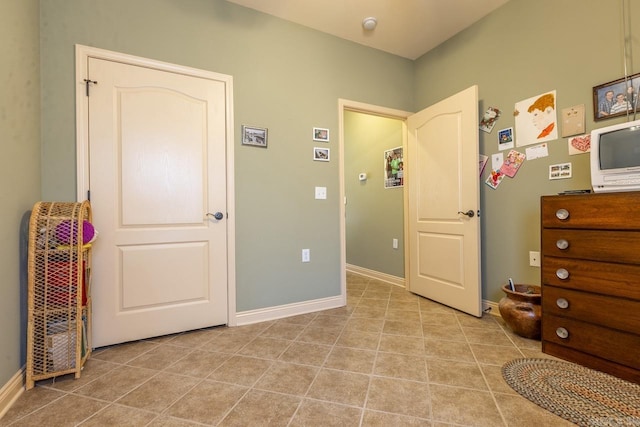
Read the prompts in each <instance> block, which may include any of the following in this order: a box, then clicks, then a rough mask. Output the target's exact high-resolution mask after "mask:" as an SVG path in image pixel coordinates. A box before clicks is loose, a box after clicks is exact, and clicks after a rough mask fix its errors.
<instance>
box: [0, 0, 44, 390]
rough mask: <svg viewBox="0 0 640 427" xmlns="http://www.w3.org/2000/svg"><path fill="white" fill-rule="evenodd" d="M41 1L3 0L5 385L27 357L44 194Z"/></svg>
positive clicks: (0, 293)
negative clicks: (30, 229)
mask: <svg viewBox="0 0 640 427" xmlns="http://www.w3.org/2000/svg"><path fill="white" fill-rule="evenodd" d="M39 123H40V74H39V44H38V1H37V0H2V1H1V2H0V135H2V137H1V138H2V139H1V141H0V183H1V184H0V206H2V221H0V272H2V274H1V275H0V343H1V344H0V388H2V386H3V385H4V384H5V383H6V382H7V381H8V380H9V379H10V378H11V377H12V376H13V375H14V374H15V373H16V372H18V371H19V370H20V366H22V364H23V363H24V361H25V353H24V349H25V337H26V332H25V331H26V302H25V301H26V274H27V273H26V230H27V225H28V220H29V215H28V211H29V210H30V209H31V207H32V206H33V204H34V203H35V202H36V201H38V200H39V198H40V126H39Z"/></svg>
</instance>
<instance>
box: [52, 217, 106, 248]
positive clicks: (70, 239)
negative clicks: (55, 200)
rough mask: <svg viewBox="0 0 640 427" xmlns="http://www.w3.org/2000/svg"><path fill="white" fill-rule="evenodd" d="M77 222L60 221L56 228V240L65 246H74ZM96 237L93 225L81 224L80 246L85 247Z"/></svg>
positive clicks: (85, 222) (87, 222)
mask: <svg viewBox="0 0 640 427" xmlns="http://www.w3.org/2000/svg"><path fill="white" fill-rule="evenodd" d="M77 234H78V233H77V222H76V221H62V222H61V223H60V224H58V226H57V227H56V239H58V241H59V242H60V243H62V244H65V245H75V244H76V236H77ZM95 235H96V230H95V228H93V224H91V223H90V222H89V221H86V220H85V221H83V222H82V244H83V245H86V244H87V243H89V242H92V241H93V239H94V237H95Z"/></svg>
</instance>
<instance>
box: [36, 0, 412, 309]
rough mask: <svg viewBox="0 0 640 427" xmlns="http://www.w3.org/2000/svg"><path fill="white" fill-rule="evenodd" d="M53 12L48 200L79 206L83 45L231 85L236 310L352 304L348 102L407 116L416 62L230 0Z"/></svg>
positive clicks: (46, 138)
mask: <svg viewBox="0 0 640 427" xmlns="http://www.w3.org/2000/svg"><path fill="white" fill-rule="evenodd" d="M41 7H42V12H41V19H42V24H41V31H42V80H43V120H42V131H43V158H45V159H47V160H46V162H45V163H44V164H43V168H42V171H43V177H42V178H43V180H42V185H43V194H44V197H46V198H50V199H59V200H74V199H75V173H76V168H75V154H74V153H75V151H74V149H75V134H74V129H75V128H74V126H75V122H74V120H75V119H74V114H75V109H74V108H75V107H74V101H75V100H74V89H75V88H77V87H79V86H78V85H77V84H76V82H75V80H74V44H76V43H77V44H83V45H89V46H95V47H99V48H102V49H108V50H112V51H117V52H124V53H128V54H133V55H138V56H142V57H148V58H152V59H157V60H161V61H166V62H171V63H177V64H182V65H187V66H191V67H196V68H201V69H205V70H211V71H215V72H219V73H224V74H229V75H232V76H233V78H234V108H235V112H234V119H235V131H236V135H235V140H236V149H235V185H236V187H235V189H236V209H235V211H236V227H237V228H236V239H237V240H236V246H237V248H236V262H237V283H236V288H237V309H238V311H245V310H251V309H258V308H264V307H270V306H277V305H282V304H288V303H294V302H300V301H306V300H311V299H316V298H323V297H329V296H335V295H339V294H340V271H339V270H340V244H339V241H340V240H339V201H338V199H339V197H338V195H339V186H338V185H339V184H338V143H337V142H338V98H346V99H352V100H356V101H360V102H366V103H371V104H376V105H384V106H388V107H390V108H397V109H405V110H406V109H407V108H409V107H410V106H411V103H412V100H413V95H412V87H413V84H412V77H413V62H412V61H409V60H406V59H402V58H399V57H396V56H393V55H389V54H386V53H383V52H380V51H376V50H373V49H370V48H365V47H363V46H360V45H357V44H354V43H351V42H347V41H344V40H341V39H338V38H335V37H331V36H328V35H325V34H322V33H319V32H317V31H313V30H310V29H308V28H305V27H302V26H299V25H295V24H291V23H288V22H285V21H283V20H280V19H277V18H273V17H270V16H267V15H264V14H261V13H259V12H256V11H253V10H251V9H247V8H243V7H239V6H237V5H234V4H231V3H228V2H224V1H221V0H136V1H130V0H91V1H86V0H46V1H42V2H41ZM372 88H375V90H372ZM242 124H248V125H254V126H262V127H267V128H268V129H269V148H268V149H266V150H264V149H257V148H254V147H247V146H240V126H241V125H242ZM313 127H323V128H329V129H330V130H331V133H330V136H331V141H330V142H329V143H328V144H327V146H328V147H329V148H330V149H331V162H329V163H325V162H314V161H313V156H312V150H313V146H314V142H313V141H312V128H313ZM316 144H317V143H316ZM315 186H326V187H327V191H328V197H327V200H314V187H315ZM302 248H309V249H310V250H311V262H310V263H304V264H303V263H301V249H302Z"/></svg>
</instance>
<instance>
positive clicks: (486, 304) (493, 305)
mask: <svg viewBox="0 0 640 427" xmlns="http://www.w3.org/2000/svg"><path fill="white" fill-rule="evenodd" d="M487 310H489V311H487ZM482 311H484V312H485V313H488V314H491V315H492V316H496V317H502V316H500V310H499V309H498V303H497V302H493V301H489V300H486V299H483V300H482Z"/></svg>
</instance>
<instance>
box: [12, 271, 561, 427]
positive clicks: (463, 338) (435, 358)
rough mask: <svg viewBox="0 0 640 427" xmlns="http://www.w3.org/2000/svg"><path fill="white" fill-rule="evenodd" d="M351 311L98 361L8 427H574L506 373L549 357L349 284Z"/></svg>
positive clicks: (27, 397)
mask: <svg viewBox="0 0 640 427" xmlns="http://www.w3.org/2000/svg"><path fill="white" fill-rule="evenodd" d="M347 282H348V286H347V288H348V305H347V307H344V308H340V309H334V310H328V311H323V312H318V313H312V314H306V315H301V316H296V317H291V318H287V319H281V320H277V321H270V322H263V323H259V324H254V325H249V326H242V327H236V328H226V327H220V328H211V329H203V330H198V331H193V332H187V333H183V334H178V335H171V336H166V337H160V338H156V339H149V340H144V341H139V342H133V343H127V344H122V345H118V346H113V347H108V348H103V349H98V350H96V351H95V352H94V354H93V356H92V358H91V359H90V360H89V361H88V362H87V364H86V367H85V369H84V371H83V373H82V377H81V378H80V379H78V380H74V379H73V378H72V377H71V376H65V377H60V378H57V379H56V381H55V382H52V381H50V380H47V381H41V382H39V383H38V384H37V387H36V388H35V389H33V390H30V391H28V392H25V393H24V394H23V395H22V396H21V397H20V398H19V399H18V401H17V402H16V403H15V404H14V405H13V407H12V408H11V409H10V410H9V412H7V414H6V415H5V416H4V417H3V419H1V420H0V426H8V425H11V426H67V425H68V426H73V425H81V426H197V425H200V426H202V425H207V426H209V425H219V426H431V427H441V426H483V427H485V426H554V427H556V426H569V425H573V424H571V423H568V422H566V421H564V420H563V419H561V418H559V417H557V416H555V415H553V414H551V413H549V412H547V411H545V410H543V409H541V408H539V407H538V406H536V405H535V404H533V403H531V402H529V401H528V400H526V399H525V398H523V397H521V396H520V395H518V394H517V393H515V392H514V391H513V390H512V389H511V388H510V387H509V386H508V385H507V384H506V383H505V382H504V380H503V379H502V376H501V371H500V368H501V366H502V364H503V363H505V362H507V361H508V360H511V359H513V358H519V357H525V356H526V357H545V356H544V355H543V354H542V353H541V351H540V342H539V341H533V340H527V339H524V338H521V337H519V336H516V335H514V334H512V333H511V332H510V331H509V330H508V328H506V326H505V325H504V324H503V322H502V321H501V320H500V319H499V318H498V317H495V316H492V315H485V316H484V317H482V318H481V319H478V318H475V317H473V316H469V315H466V314H463V313H460V312H458V311H455V310H453V309H451V308H448V307H445V306H442V305H440V304H437V303H434V302H432V301H429V300H426V299H424V298H420V297H417V296H415V295H413V294H411V293H409V292H407V291H405V290H404V289H403V288H400V287H397V286H393V285H389V284H386V283H383V282H380V281H377V280H374V279H368V278H365V277H362V276H357V275H354V274H349V275H348V280H347Z"/></svg>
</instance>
